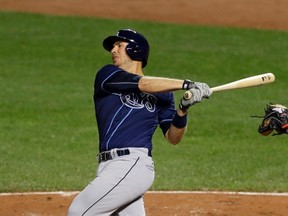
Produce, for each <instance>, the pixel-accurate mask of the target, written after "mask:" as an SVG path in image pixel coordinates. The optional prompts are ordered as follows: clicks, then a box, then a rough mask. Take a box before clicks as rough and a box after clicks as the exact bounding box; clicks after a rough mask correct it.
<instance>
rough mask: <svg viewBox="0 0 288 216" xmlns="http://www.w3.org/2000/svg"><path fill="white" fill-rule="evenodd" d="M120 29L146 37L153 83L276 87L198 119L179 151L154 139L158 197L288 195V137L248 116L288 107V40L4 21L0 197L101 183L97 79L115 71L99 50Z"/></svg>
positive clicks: (237, 97)
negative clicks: (184, 193)
mask: <svg viewBox="0 0 288 216" xmlns="http://www.w3.org/2000/svg"><path fill="white" fill-rule="evenodd" d="M123 27H130V28H134V29H136V30H138V31H140V32H143V34H145V35H147V38H148V40H149V41H150V45H151V54H150V59H149V63H148V66H147V68H145V72H146V74H148V75H154V76H165V77H172V78H173V77H177V78H181V79H185V78H189V79H191V80H196V81H203V82H207V83H209V85H210V86H216V85H219V84H223V83H226V82H230V81H234V80H236V79H240V78H244V77H247V76H251V75H256V74H260V73H264V72H273V73H275V75H276V82H275V83H273V84H271V85H267V86H261V87H257V88H247V89H242V90H234V91H227V92H222V93H215V94H213V95H212V96H211V98H210V99H209V100H207V101H204V102H203V103H200V104H197V105H195V106H194V107H192V108H191V110H190V113H189V130H188V131H187V134H186V136H185V138H184V140H183V142H182V143H181V144H180V145H178V146H172V145H169V144H167V142H165V140H164V139H163V136H162V134H161V132H160V130H157V133H156V134H155V137H154V151H153V158H154V161H155V165H156V179H155V183H154V185H153V186H152V188H151V190H233V191H287V189H288V182H287V179H288V172H287V167H288V162H287V155H288V145H287V140H288V137H287V136H286V135H283V136H274V137H272V136H269V137H263V136H261V135H259V134H258V133H257V128H258V125H259V124H260V121H261V119H255V118H251V117H250V115H254V114H258V115H262V114H263V113H264V110H263V109H264V107H265V105H266V104H267V103H269V102H275V103H282V104H284V105H288V101H287V100H288V99H287V90H286V89H287V68H288V40H287V38H288V32H285V31H267V30H255V29H237V28H216V27H215V28H214V27H204V26H189V25H175V24H160V23H151V22H132V21H126V20H104V19H95V18H79V17H57V16H45V15H33V14H21V13H0V82H1V85H0V98H1V101H0V115H1V118H0V121H1V122H0V142H1V144H0V164H1V166H0V176H1V178H0V192H8V191H9V192H13V191H39V190H41V191H42V190H46V191H51V190H81V189H82V188H83V187H84V186H86V184H88V183H89V181H90V180H91V179H92V178H94V175H95V169H96V167H97V162H96V159H95V157H96V154H97V150H98V135H97V127H96V123H95V117H94V107H93V100H92V95H93V82H94V75H95V72H96V71H97V70H98V69H99V68H100V67H101V66H103V65H104V64H106V63H110V59H111V58H110V55H109V53H108V52H105V51H104V49H103V48H102V45H101V44H102V40H103V38H104V37H106V36H108V35H110V34H113V33H115V32H116V31H117V30H119V29H121V28H123ZM181 94H182V92H177V93H176V94H175V98H176V101H178V100H179V99H180V97H181Z"/></svg>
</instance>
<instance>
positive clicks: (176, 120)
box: [172, 111, 187, 128]
mask: <svg viewBox="0 0 288 216" xmlns="http://www.w3.org/2000/svg"><path fill="white" fill-rule="evenodd" d="M180 112H182V111H180ZM182 114H183V115H181V113H180V115H179V113H178V111H177V112H176V113H175V115H174V117H173V120H172V124H173V125H174V126H175V127H177V128H184V127H186V125H187V113H186V112H182Z"/></svg>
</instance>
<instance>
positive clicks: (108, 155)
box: [98, 149, 152, 163]
mask: <svg viewBox="0 0 288 216" xmlns="http://www.w3.org/2000/svg"><path fill="white" fill-rule="evenodd" d="M129 154H130V150H129V149H118V150H116V151H115V152H112V151H105V152H101V153H99V154H98V162H99V163H100V162H104V161H108V160H112V159H113V158H115V157H117V156H118V157H120V156H123V155H129ZM148 156H149V157H152V154H151V151H149V152H148Z"/></svg>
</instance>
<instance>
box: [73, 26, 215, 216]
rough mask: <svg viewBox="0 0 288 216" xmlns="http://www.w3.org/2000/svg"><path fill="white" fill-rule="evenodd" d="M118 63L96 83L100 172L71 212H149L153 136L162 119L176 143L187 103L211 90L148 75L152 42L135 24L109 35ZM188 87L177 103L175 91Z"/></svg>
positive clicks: (107, 43) (130, 215)
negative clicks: (146, 201) (147, 198)
mask: <svg viewBox="0 0 288 216" xmlns="http://www.w3.org/2000/svg"><path fill="white" fill-rule="evenodd" d="M103 47H104V48H105V49H106V50H107V51H109V52H111V54H112V61H113V64H109V65H106V66H104V67H102V68H101V69H100V70H99V71H98V72H97V73H96V78H95V83H94V104H95V113H96V120H97V125H98V132H99V154H98V161H99V165H98V169H97V175H96V178H95V179H94V180H92V181H91V182H90V184H88V186H87V187H86V188H85V189H84V190H83V191H82V192H80V194H79V195H78V196H76V197H75V199H74V200H73V202H72V203H71V205H70V207H69V209H68V216H84V215H85V216H92V215H93V216H96V215H97V216H99V215H101V216H108V215H126V216H143V215H145V209H144V203H143V194H144V193H145V192H146V191H147V190H148V189H149V188H150V186H151V185H152V183H153V181H154V175H155V173H154V172H155V171H154V164H153V160H152V136H153V134H154V132H155V130H156V128H157V126H158V125H159V126H160V128H161V129H162V132H163V135H164V137H165V138H166V139H167V141H168V142H169V143H171V144H178V143H179V142H180V141H181V139H182V137H183V135H184V133H185V131H186V129H187V125H186V123H187V111H188V108H189V107H190V106H191V105H193V104H195V103H198V102H200V101H201V100H202V98H208V97H209V96H210V95H211V93H212V91H211V90H210V88H209V86H208V85H207V84H205V83H200V82H191V81H190V80H180V79H170V78H162V77H151V76H145V75H144V73H143V68H144V67H145V66H146V65H147V63H148V56H149V44H148V41H147V40H146V38H145V37H144V36H143V35H142V34H140V33H139V32H136V31H134V30H131V29H121V30H120V31H118V33H117V34H116V35H113V36H109V37H107V38H105V39H104V41H103ZM176 90H189V91H190V92H191V93H192V95H193V96H192V97H191V99H189V100H185V99H184V98H182V99H181V101H180V104H179V108H177V109H175V104H174V98H173V93H172V92H173V91H176Z"/></svg>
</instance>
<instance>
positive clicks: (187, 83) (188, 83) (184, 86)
mask: <svg viewBox="0 0 288 216" xmlns="http://www.w3.org/2000/svg"><path fill="white" fill-rule="evenodd" d="M193 84H194V82H193V81H191V80H188V79H185V80H184V81H183V84H182V90H188V89H191V88H192V87H193Z"/></svg>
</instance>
